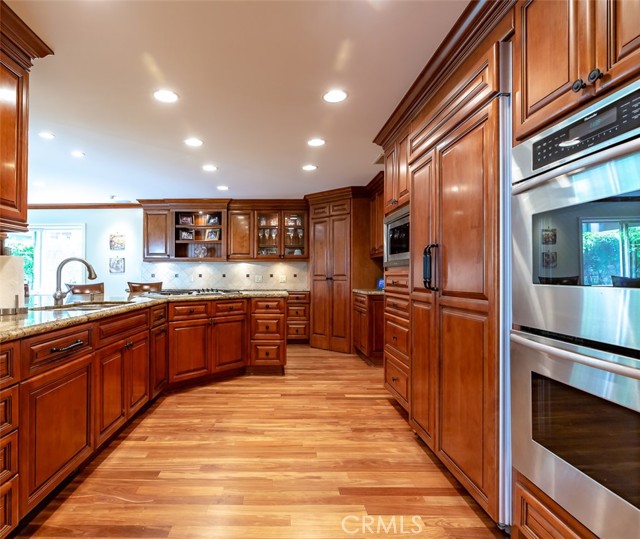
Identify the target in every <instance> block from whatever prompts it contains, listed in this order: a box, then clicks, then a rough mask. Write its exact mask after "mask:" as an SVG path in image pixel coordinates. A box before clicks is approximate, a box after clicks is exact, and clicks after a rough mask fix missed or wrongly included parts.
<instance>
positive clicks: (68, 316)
mask: <svg viewBox="0 0 640 539" xmlns="http://www.w3.org/2000/svg"><path fill="white" fill-rule="evenodd" d="M287 295H288V293H287V291H284V290H279V291H275V290H271V291H260V290H247V291H244V292H237V293H228V294H224V293H222V294H221V293H212V294H199V295H188V294H184V295H182V294H181V295H173V296H162V295H158V294H156V295H154V294H152V293H148V294H142V295H129V296H128V297H127V296H102V295H96V296H95V297H94V301H100V302H103V301H104V302H121V303H116V304H113V305H109V306H105V307H104V308H101V309H97V310H81V309H78V303H81V302H85V303H86V302H89V303H91V301H90V300H89V299H88V298H87V296H86V295H84V296H67V299H66V300H65V305H66V306H67V307H69V309H46V307H50V306H52V305H53V298H52V297H50V296H31V297H30V298H29V302H28V303H27V305H26V306H27V307H28V308H29V310H28V311H27V312H26V313H24V314H15V315H7V316H0V343H2V342H7V341H12V340H14V339H21V338H24V337H29V336H31V335H38V334H41V333H46V332H48V331H53V330H57V329H63V328H66V327H70V326H75V325H78V324H84V323H85V322H91V321H93V320H99V319H100V318H106V317H107V316H113V315H116V314H123V313H127V312H131V311H136V310H138V309H144V308H147V307H149V306H151V305H161V304H163V303H168V302H169V301H171V302H176V301H207V300H212V299H242V298H274V297H278V298H279V297H282V298H286V297H287ZM43 307H44V309H42V310H39V309H40V308H43Z"/></svg>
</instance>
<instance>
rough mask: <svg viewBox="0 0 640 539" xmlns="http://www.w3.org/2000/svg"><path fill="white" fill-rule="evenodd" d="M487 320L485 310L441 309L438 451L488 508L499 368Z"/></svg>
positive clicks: (494, 491) (493, 465) (493, 499)
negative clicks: (480, 496) (482, 496)
mask: <svg viewBox="0 0 640 539" xmlns="http://www.w3.org/2000/svg"><path fill="white" fill-rule="evenodd" d="M490 325H491V324H490V323H489V320H488V317H487V315H485V314H483V313H471V312H466V311H461V310H456V309H448V308H444V309H441V311H440V335H441V337H440V338H441V344H440V397H439V409H440V425H439V439H438V454H439V455H440V456H441V458H444V459H445V460H448V461H449V462H450V463H452V464H453V466H454V468H455V469H457V470H458V474H457V476H458V478H459V479H460V480H461V481H462V482H463V484H465V487H467V488H469V487H471V488H473V487H475V489H477V490H478V491H480V492H481V493H483V494H485V495H488V496H487V497H489V502H488V503H489V508H490V509H488V511H489V512H490V513H491V512H492V510H494V509H495V503H496V501H497V488H496V484H495V478H496V474H495V471H496V454H497V447H496V439H495V433H496V422H497V400H496V398H495V396H496V395H497V393H496V388H495V383H496V379H497V368H496V367H495V361H494V360H493V356H492V355H491V353H492V352H493V350H492V346H491V343H490V335H489V330H490ZM460 474H462V475H460Z"/></svg>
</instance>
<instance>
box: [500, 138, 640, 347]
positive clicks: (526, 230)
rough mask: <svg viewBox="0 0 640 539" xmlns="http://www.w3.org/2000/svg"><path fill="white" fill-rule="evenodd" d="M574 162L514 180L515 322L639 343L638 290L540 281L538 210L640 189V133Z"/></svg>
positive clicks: (595, 338)
mask: <svg viewBox="0 0 640 539" xmlns="http://www.w3.org/2000/svg"><path fill="white" fill-rule="evenodd" d="M630 152H631V153H630ZM607 154H610V157H612V159H611V160H609V159H608V158H607ZM592 163H596V164H592ZM571 166H572V170H569V171H566V170H565V171H564V173H559V174H554V173H553V171H552V172H549V173H547V174H545V175H543V176H541V177H538V178H533V179H531V180H527V181H524V182H521V183H520V184H518V185H516V186H514V189H513V194H514V196H513V200H512V231H513V245H512V249H513V251H512V271H513V275H512V280H513V298H512V299H513V323H514V324H515V325H518V326H524V327H531V328H536V329H540V330H546V331H552V332H555V333H560V334H564V335H570V336H575V337H581V338H583V339H589V340H593V341H598V342H602V343H608V344H613V345H618V346H622V347H626V348H631V349H640V324H639V323H638V317H639V316H640V290H638V289H637V288H636V289H633V288H619V287H612V286H562V285H546V284H539V282H538V279H537V273H536V271H535V270H534V260H533V256H534V248H536V249H539V245H537V244H536V243H535V242H538V241H539V240H538V239H537V238H538V231H537V230H533V220H534V219H533V218H534V216H535V215H537V214H540V213H544V212H549V211H552V210H556V209H562V208H571V207H577V206H578V205H580V204H583V203H588V202H592V201H597V200H602V199H607V198H609V197H618V196H620V195H625V194H629V193H633V192H638V191H640V139H635V140H631V141H628V142H627V143H625V144H624V145H622V146H617V147H615V148H610V149H609V150H605V151H602V152H600V153H599V154H596V155H595V156H589V157H587V158H585V159H583V160H582V161H578V162H575V163H572V165H571ZM630 200H635V199H633V198H631V199H630ZM633 204H634V205H633V206H631V207H632V208H635V210H632V213H633V214H634V215H633V216H630V217H638V218H640V202H637V206H636V205H635V203H633ZM577 226H578V225H577V221H576V227H577Z"/></svg>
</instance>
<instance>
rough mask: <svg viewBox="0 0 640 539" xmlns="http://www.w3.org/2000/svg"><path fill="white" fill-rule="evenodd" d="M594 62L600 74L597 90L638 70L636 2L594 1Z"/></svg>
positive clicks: (639, 26) (638, 15) (639, 23)
mask: <svg viewBox="0 0 640 539" xmlns="http://www.w3.org/2000/svg"><path fill="white" fill-rule="evenodd" d="M596 10H597V11H596V27H597V32H596V39H595V43H596V65H595V67H598V68H599V69H600V70H601V71H602V72H604V73H605V75H604V77H603V78H602V79H600V80H599V81H598V83H597V87H596V89H597V91H601V90H609V89H610V88H612V87H613V86H616V85H618V84H621V83H623V82H625V81H627V80H631V79H632V78H633V77H634V76H636V75H637V74H638V73H639V72H640V2H629V1H626V0H600V1H599V2H596Z"/></svg>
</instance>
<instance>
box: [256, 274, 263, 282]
mask: <svg viewBox="0 0 640 539" xmlns="http://www.w3.org/2000/svg"><path fill="white" fill-rule="evenodd" d="M261 282H262V275H256V283H261Z"/></svg>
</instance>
